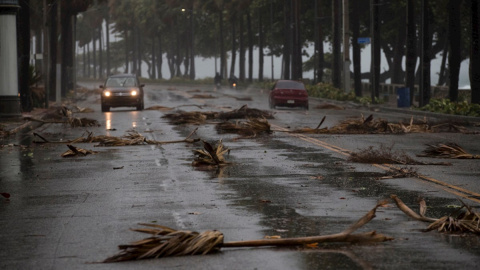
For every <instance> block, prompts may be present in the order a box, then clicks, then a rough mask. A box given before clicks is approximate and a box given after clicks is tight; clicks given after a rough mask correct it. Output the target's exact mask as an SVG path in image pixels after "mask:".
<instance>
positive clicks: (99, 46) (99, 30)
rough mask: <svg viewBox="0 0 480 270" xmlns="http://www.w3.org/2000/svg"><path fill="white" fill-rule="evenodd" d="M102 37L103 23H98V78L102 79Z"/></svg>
mask: <svg viewBox="0 0 480 270" xmlns="http://www.w3.org/2000/svg"><path fill="white" fill-rule="evenodd" d="M102 38H103V23H101V24H100V27H99V28H98V78H100V79H103V78H104V76H103V75H104V74H105V73H104V72H103V43H102Z"/></svg>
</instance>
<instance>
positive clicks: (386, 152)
mask: <svg viewBox="0 0 480 270" xmlns="http://www.w3.org/2000/svg"><path fill="white" fill-rule="evenodd" d="M392 148H393V146H392V147H386V146H385V145H380V147H379V148H378V149H374V148H373V146H370V147H368V148H366V149H361V150H359V151H358V152H352V153H350V156H349V157H348V160H349V161H353V162H358V163H370V164H402V165H451V164H450V163H446V162H433V163H432V162H422V161H417V160H415V159H413V158H411V157H410V156H408V155H407V154H405V153H404V152H400V153H398V154H397V153H393V152H392Z"/></svg>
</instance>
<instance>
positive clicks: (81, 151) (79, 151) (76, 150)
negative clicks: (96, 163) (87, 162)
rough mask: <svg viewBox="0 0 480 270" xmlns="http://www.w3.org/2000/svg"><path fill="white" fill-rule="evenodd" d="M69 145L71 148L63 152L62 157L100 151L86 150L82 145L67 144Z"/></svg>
mask: <svg viewBox="0 0 480 270" xmlns="http://www.w3.org/2000/svg"><path fill="white" fill-rule="evenodd" d="M67 147H68V148H69V150H67V151H66V152H65V153H63V154H62V155H61V156H62V157H73V156H79V155H82V156H86V155H91V154H96V153H98V152H96V151H92V150H86V149H83V148H80V147H76V146H73V145H71V144H67Z"/></svg>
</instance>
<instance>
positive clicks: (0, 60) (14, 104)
mask: <svg viewBox="0 0 480 270" xmlns="http://www.w3.org/2000/svg"><path fill="white" fill-rule="evenodd" d="M19 8H20V6H19V5H18V1H14V0H0V118H16V117H20V116H21V110H20V97H19V93H18V69H17V65H18V64H17V12H18V9H19Z"/></svg>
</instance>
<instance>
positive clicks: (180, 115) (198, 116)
mask: <svg viewBox="0 0 480 270" xmlns="http://www.w3.org/2000/svg"><path fill="white" fill-rule="evenodd" d="M216 114H217V113H214V112H195V111H194V112H177V113H169V114H166V115H164V116H162V118H166V119H168V120H170V123H171V124H173V125H182V124H194V125H201V124H204V123H205V121H206V120H207V119H214V118H215V117H216Z"/></svg>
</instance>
